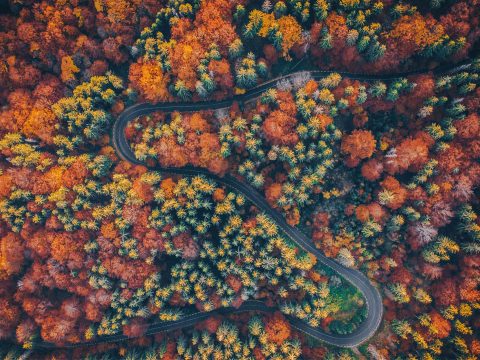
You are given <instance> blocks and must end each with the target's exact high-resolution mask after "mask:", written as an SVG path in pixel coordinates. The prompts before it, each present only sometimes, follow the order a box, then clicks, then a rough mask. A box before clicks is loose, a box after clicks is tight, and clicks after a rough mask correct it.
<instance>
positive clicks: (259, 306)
mask: <svg viewBox="0 0 480 360" xmlns="http://www.w3.org/2000/svg"><path fill="white" fill-rule="evenodd" d="M469 66H470V62H469V61H465V62H463V63H459V64H457V65H452V66H446V67H440V68H437V69H436V70H432V72H433V73H435V74H448V73H455V72H458V71H462V70H466V69H468V67H469ZM426 72H429V70H417V71H412V72H408V73H401V74H393V75H388V76H385V75H362V74H352V73H342V72H335V71H319V70H314V71H308V74H309V75H310V77H311V78H313V79H315V80H321V79H322V78H324V77H326V76H328V75H329V74H332V73H339V74H340V75H342V77H348V78H350V79H355V80H363V81H376V80H382V81H390V80H395V79H399V78H402V77H406V76H409V75H415V74H421V73H426ZM299 73H300V72H296V73H291V74H288V75H285V76H281V77H278V78H275V79H272V80H269V81H266V82H265V83H262V84H261V85H259V86H257V87H255V88H253V89H251V90H249V91H248V92H247V93H245V94H242V95H237V96H234V97H232V98H230V99H227V100H222V101H204V102H190V103H188V102H169V103H159V104H149V103H139V104H136V105H133V106H131V107H129V108H127V109H125V111H124V112H122V113H121V114H120V116H119V117H118V118H117V120H116V122H115V124H114V126H113V131H112V137H111V140H112V145H113V147H114V149H115V151H116V153H117V155H118V156H119V157H120V158H121V159H123V160H125V161H128V162H130V163H132V164H138V165H145V166H147V165H146V164H145V163H143V162H141V161H139V160H137V159H136V158H135V155H134V152H133V151H132V149H131V148H130V145H129V143H128V142H127V139H126V137H125V128H126V126H127V125H128V123H129V122H130V121H132V120H134V119H135V118H137V117H139V116H142V115H147V114H149V113H152V112H154V111H163V112H173V111H180V112H191V111H201V110H218V109H224V108H229V107H230V106H232V104H233V103H234V102H238V103H240V104H245V103H248V102H249V101H253V100H255V99H257V98H258V97H259V96H260V95H261V94H262V93H263V92H264V91H265V90H267V89H269V88H272V87H275V86H276V84H277V83H278V81H280V80H283V79H290V78H293V77H294V76H296V75H298V74H299ZM303 73H304V72H303ZM155 170H158V171H161V172H162V173H164V174H176V175H183V176H198V175H202V176H205V177H208V178H210V179H212V180H214V181H216V182H217V183H220V184H223V185H225V186H227V187H229V188H231V189H233V190H234V191H236V192H239V193H241V194H243V195H244V196H245V197H246V198H247V199H248V200H249V201H250V202H251V203H252V204H254V205H255V206H256V207H257V208H258V209H259V210H261V211H263V212H264V213H265V214H267V215H268V216H269V217H270V218H271V219H273V220H274V221H275V223H276V224H277V226H278V227H279V228H280V229H281V230H282V231H283V233H284V234H285V235H286V236H288V237H289V238H290V239H291V240H292V241H294V242H295V243H296V244H297V246H299V247H300V248H302V249H303V250H305V251H307V252H309V253H311V254H313V255H314V256H315V257H316V258H317V261H318V262H319V263H321V264H322V265H324V266H327V267H329V268H331V269H332V270H334V271H335V272H336V273H338V274H339V275H341V276H342V277H343V278H344V279H346V280H347V281H348V282H349V283H350V284H352V285H353V286H354V287H356V288H357V289H358V290H359V291H360V292H361V293H362V295H363V297H364V299H365V304H366V310H367V316H366V319H365V320H364V321H363V322H362V323H361V324H360V325H359V326H358V327H357V328H356V329H355V330H354V332H352V333H351V334H348V335H334V334H328V333H325V332H324V331H322V330H320V329H318V328H315V327H312V326H310V325H308V324H307V323H306V322H304V321H302V320H300V319H297V318H294V317H289V321H290V324H291V326H292V327H293V328H295V329H297V330H299V331H301V332H303V333H305V334H308V335H309V336H312V337H313V338H315V339H318V340H321V341H324V342H326V343H328V344H330V345H334V346H338V347H347V348H352V347H356V346H358V345H360V344H362V343H363V342H365V341H367V340H368V339H370V338H371V337H372V336H373V335H374V334H375V332H376V331H377V330H378V328H379V326H380V324H381V321H382V316H383V304H382V297H381V295H380V292H379V291H378V289H377V288H376V287H375V286H374V285H373V284H372V283H371V282H370V281H369V279H368V278H367V277H366V276H365V275H364V274H363V273H362V272H360V271H359V270H355V269H351V268H347V267H345V266H343V265H341V264H340V263H338V262H336V261H335V260H333V259H331V258H328V257H326V256H325V255H324V254H323V253H322V252H321V251H320V250H318V249H317V248H316V247H315V246H314V244H313V243H312V241H311V240H310V239H309V238H308V237H307V236H305V234H304V233H303V232H301V231H300V230H298V229H297V228H295V227H292V226H290V225H289V224H288V223H287V222H286V221H285V219H284V217H283V215H281V214H280V213H279V212H278V211H276V210H275V209H273V208H271V207H270V205H269V204H268V203H267V201H266V199H265V197H264V196H263V195H261V194H260V193H259V192H258V191H257V190H256V189H254V188H253V187H252V186H250V185H249V184H246V183H244V182H242V181H240V180H238V179H236V178H235V177H233V176H230V175H225V176H224V177H219V176H217V175H215V174H213V173H210V172H209V171H208V170H206V169H204V168H195V167H182V168H171V167H158V166H156V167H155ZM275 310H276V309H275V308H272V307H268V306H267V305H266V304H264V303H263V302H261V301H257V300H248V301H245V302H244V303H243V304H242V306H240V307H239V308H222V309H217V310H213V311H210V312H197V313H194V314H190V315H187V316H185V317H183V318H182V319H180V320H178V321H170V322H156V323H152V324H150V325H149V328H148V330H147V332H146V334H147V335H149V334H154V333H158V332H162V331H171V330H175V329H181V328H185V327H189V326H192V325H194V324H196V323H198V322H200V321H202V320H205V319H207V318H208V317H209V316H211V315H213V314H218V313H221V314H226V313H237V312H245V311H259V312H270V311H275ZM125 339H127V337H126V336H124V335H111V336H104V337H100V338H97V339H96V340H95V341H91V342H84V343H79V344H71V345H64V346H61V347H66V348H70V347H80V346H89V345H94V344H99V343H106V342H115V341H121V340H125ZM41 347H45V348H49V347H50V348H58V347H59V346H56V345H54V344H48V343H42V344H41Z"/></svg>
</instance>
